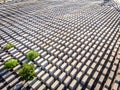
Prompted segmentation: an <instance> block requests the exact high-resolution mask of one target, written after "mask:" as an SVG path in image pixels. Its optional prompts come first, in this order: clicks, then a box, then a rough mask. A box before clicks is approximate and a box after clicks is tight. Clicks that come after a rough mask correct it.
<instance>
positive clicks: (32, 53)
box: [26, 50, 39, 60]
mask: <svg viewBox="0 0 120 90" xmlns="http://www.w3.org/2000/svg"><path fill="white" fill-rule="evenodd" d="M38 56H39V53H38V52H36V51H33V50H30V51H29V52H28V53H27V55H26V57H27V59H29V60H34V59H35V58H37V57H38Z"/></svg>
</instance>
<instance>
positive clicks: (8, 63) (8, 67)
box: [5, 59, 18, 70]
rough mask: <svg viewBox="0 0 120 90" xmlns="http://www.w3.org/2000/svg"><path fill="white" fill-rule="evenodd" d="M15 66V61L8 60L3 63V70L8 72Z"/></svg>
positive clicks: (16, 63)
mask: <svg viewBox="0 0 120 90" xmlns="http://www.w3.org/2000/svg"><path fill="white" fill-rule="evenodd" d="M17 65H18V60H17V59H9V60H8V61H7V62H5V68H7V69H9V70H12V69H13V68H14V67H15V66H17Z"/></svg>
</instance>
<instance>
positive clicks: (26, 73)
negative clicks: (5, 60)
mask: <svg viewBox="0 0 120 90" xmlns="http://www.w3.org/2000/svg"><path fill="white" fill-rule="evenodd" d="M19 75H20V76H21V77H22V79H24V80H27V81H28V80H32V79H34V77H35V68H34V65H33V64H28V63H24V64H23V65H22V68H21V69H20V70H19Z"/></svg>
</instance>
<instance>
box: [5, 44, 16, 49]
mask: <svg viewBox="0 0 120 90" xmlns="http://www.w3.org/2000/svg"><path fill="white" fill-rule="evenodd" d="M12 47H14V44H12V43H8V44H6V45H5V49H6V50H9V49H11V48H12Z"/></svg>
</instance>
